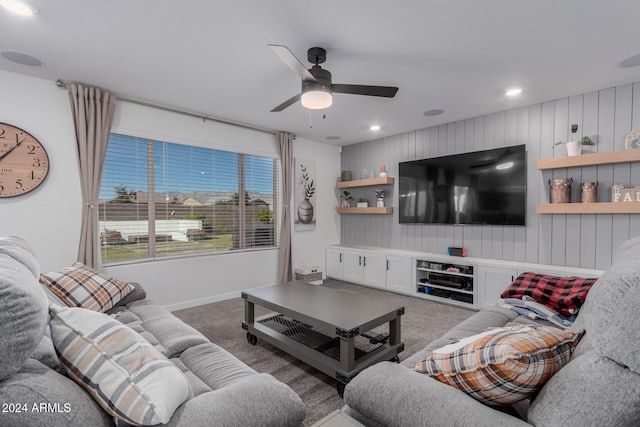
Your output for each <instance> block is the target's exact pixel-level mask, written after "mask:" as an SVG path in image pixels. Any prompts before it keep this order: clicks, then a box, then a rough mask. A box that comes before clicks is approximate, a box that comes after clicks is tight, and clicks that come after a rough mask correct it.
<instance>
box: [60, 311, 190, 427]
mask: <svg viewBox="0 0 640 427" xmlns="http://www.w3.org/2000/svg"><path fill="white" fill-rule="evenodd" d="M49 314H50V316H51V321H50V325H51V338H52V340H53V345H54V347H55V349H56V353H57V355H58V358H59V359H60V363H61V364H62V366H63V367H64V368H65V370H66V371H67V373H68V374H69V376H70V377H71V378H72V379H73V380H74V381H75V382H77V383H78V384H79V385H81V386H82V387H83V388H84V389H85V390H86V391H87V392H88V393H89V394H90V395H91V396H92V397H93V398H94V399H95V400H96V402H98V403H99V404H100V406H102V408H103V409H104V410H105V411H107V412H108V413H110V414H111V415H113V416H115V417H117V418H119V419H121V420H124V421H126V422H128V423H131V424H133V425H154V424H159V423H162V424H166V423H167V422H169V420H170V419H171V417H172V416H173V413H174V411H175V410H176V409H177V408H178V407H179V406H180V405H181V404H182V403H183V402H185V401H186V400H187V399H189V398H190V397H192V392H191V387H190V385H189V382H188V380H187V379H186V377H185V376H184V374H183V373H182V371H180V369H178V368H177V367H176V366H175V365H174V364H173V363H172V362H171V361H169V359H167V358H166V357H165V356H164V355H162V354H161V353H160V352H158V351H157V350H156V349H154V348H153V346H152V345H151V344H149V343H148V342H147V341H146V340H145V339H144V338H143V337H142V336H141V335H139V334H138V333H137V332H135V331H134V330H133V329H131V328H129V327H128V326H126V325H124V324H122V323H120V322H119V321H117V320H115V319H113V318H111V317H109V316H108V315H106V314H103V313H99V312H95V311H91V310H87V309H83V308H76V307H56V306H52V307H50V308H49Z"/></svg>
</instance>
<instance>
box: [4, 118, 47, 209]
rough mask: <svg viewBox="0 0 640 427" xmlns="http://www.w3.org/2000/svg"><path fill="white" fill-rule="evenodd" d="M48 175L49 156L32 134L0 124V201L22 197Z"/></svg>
mask: <svg viewBox="0 0 640 427" xmlns="http://www.w3.org/2000/svg"><path fill="white" fill-rule="evenodd" d="M48 173H49V156H48V155H47V152H46V150H45V149H44V147H43V146H42V144H41V143H40V141H38V140H37V139H36V138H35V137H34V136H33V135H31V134H30V133H29V132H27V131H25V130H22V129H20V128H19V127H16V126H13V125H10V124H7V123H0V198H3V197H15V196H21V195H23V194H26V193H28V192H30V191H33V190H35V189H36V188H38V186H40V185H41V184H42V183H43V182H44V180H45V178H46V177H47V174H48Z"/></svg>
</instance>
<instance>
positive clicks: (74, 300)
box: [40, 262, 134, 312]
mask: <svg viewBox="0 0 640 427" xmlns="http://www.w3.org/2000/svg"><path fill="white" fill-rule="evenodd" d="M40 283H42V284H43V285H45V286H47V287H48V288H49V289H51V291H52V292H53V293H54V294H56V295H57V296H58V297H59V298H60V299H61V300H62V301H64V303H65V304H66V305H68V306H69V307H82V308H86V309H88V310H93V311H100V312H104V311H107V310H109V309H110V308H111V307H113V306H114V304H116V303H117V302H118V301H120V300H121V299H122V298H124V297H125V296H127V295H128V294H129V293H131V292H132V291H133V290H134V287H133V286H131V285H129V284H128V283H125V282H121V281H120V280H118V279H115V278H113V277H110V276H107V275H106V274H103V273H100V272H98V271H96V270H94V269H92V268H90V267H87V266H86V265H84V264H82V263H80V262H76V263H75V264H73V265H72V266H71V267H67V268H63V269H62V270H60V271H53V272H49V273H44V274H41V275H40Z"/></svg>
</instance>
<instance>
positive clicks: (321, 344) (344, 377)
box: [242, 312, 404, 396]
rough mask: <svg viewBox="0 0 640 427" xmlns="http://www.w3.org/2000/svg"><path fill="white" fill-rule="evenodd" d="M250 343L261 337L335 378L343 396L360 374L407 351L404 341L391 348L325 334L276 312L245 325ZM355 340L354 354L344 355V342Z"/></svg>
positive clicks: (359, 337)
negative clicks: (350, 382)
mask: <svg viewBox="0 0 640 427" xmlns="http://www.w3.org/2000/svg"><path fill="white" fill-rule="evenodd" d="M242 328H243V329H245V330H246V331H247V340H248V341H249V343H251V344H254V345H255V344H256V343H257V340H258V338H260V339H262V340H264V341H265V342H268V343H269V344H271V345H273V346H275V347H277V348H279V349H281V350H283V351H284V352H286V353H288V354H290V355H292V356H293V357H295V358H297V359H299V360H301V361H303V362H305V363H306V364H308V365H310V366H312V367H314V368H315V369H317V370H319V371H321V372H323V373H325V374H327V375H329V376H331V377H333V378H335V379H336V380H337V390H338V393H339V394H340V396H342V392H343V391H344V387H345V386H346V384H347V383H348V382H349V381H351V379H352V378H353V377H355V376H356V375H357V374H358V373H359V372H360V371H362V370H364V369H365V368H367V367H369V366H371V365H373V364H375V363H378V362H381V361H385V360H395V361H398V356H397V355H398V353H400V352H402V351H403V350H404V344H403V343H402V342H400V343H397V344H395V345H390V344H389V343H388V342H387V341H388V340H386V339H385V340H382V341H381V342H376V340H375V339H374V340H372V337H370V336H368V335H366V333H365V334H362V335H360V334H359V335H355V336H353V337H341V336H338V335H337V334H336V332H337V331H324V330H321V329H318V328H314V327H313V326H311V325H308V324H306V323H304V322H301V321H298V320H295V319H293V318H291V317H289V316H286V315H283V314H280V313H277V312H274V313H269V314H266V315H264V316H260V317H256V318H255V320H254V322H246V321H243V322H242ZM344 339H348V340H353V346H352V347H351V348H353V354H341V353H345V350H344V349H345V348H346V346H344V345H342V346H341V340H344Z"/></svg>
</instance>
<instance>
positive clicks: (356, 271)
mask: <svg viewBox="0 0 640 427" xmlns="http://www.w3.org/2000/svg"><path fill="white" fill-rule="evenodd" d="M362 262H363V259H362V251H349V250H343V251H342V263H343V268H344V270H343V275H342V280H345V281H347V282H352V283H358V284H362V274H363V271H364V267H363V266H362Z"/></svg>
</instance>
